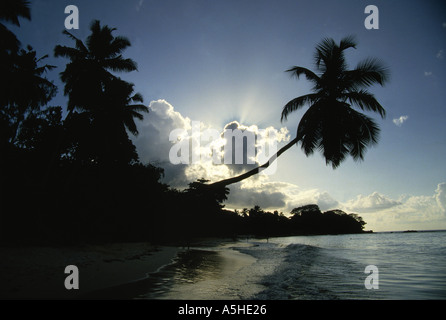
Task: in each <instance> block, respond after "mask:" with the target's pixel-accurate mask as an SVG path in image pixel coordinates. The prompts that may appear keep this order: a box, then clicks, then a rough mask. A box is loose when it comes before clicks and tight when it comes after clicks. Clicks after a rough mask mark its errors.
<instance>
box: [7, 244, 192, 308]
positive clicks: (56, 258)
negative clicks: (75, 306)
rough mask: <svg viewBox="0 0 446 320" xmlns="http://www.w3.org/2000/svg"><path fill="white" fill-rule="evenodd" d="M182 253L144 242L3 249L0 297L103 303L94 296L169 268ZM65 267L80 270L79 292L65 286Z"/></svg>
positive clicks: (98, 296)
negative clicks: (84, 300) (84, 299)
mask: <svg viewBox="0 0 446 320" xmlns="http://www.w3.org/2000/svg"><path fill="white" fill-rule="evenodd" d="M181 250H183V249H182V248H181V247H174V246H154V245H151V244H148V243H122V244H109V245H87V246H79V247H60V248H58V247H1V248H0V284H1V285H0V299H82V298H84V297H87V298H88V297H90V295H91V294H93V297H94V298H99V299H101V298H102V297H101V295H97V294H94V293H95V292H101V290H107V289H108V288H112V287H117V286H121V285H124V284H128V283H132V282H134V281H137V280H141V279H144V278H147V275H148V274H149V273H152V272H156V271H157V270H159V269H160V268H161V267H163V266H165V265H167V264H170V263H171V262H172V261H173V259H174V258H175V257H176V255H177V254H178V252H180V251H181ZM68 265H75V266H77V268H78V270H79V289H78V290H75V289H71V290H67V289H66V288H65V284H64V282H65V279H66V277H68V276H69V274H65V273H64V271H65V267H66V266H68ZM121 297H123V298H125V295H123V296H121ZM104 298H107V296H106V295H105V296H104Z"/></svg>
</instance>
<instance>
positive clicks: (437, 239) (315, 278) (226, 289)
mask: <svg viewBox="0 0 446 320" xmlns="http://www.w3.org/2000/svg"><path fill="white" fill-rule="evenodd" d="M231 252H232V256H231ZM228 253H229V254H228ZM247 257H249V258H250V259H251V260H250V259H249V258H248V259H247ZM231 259H232V260H231ZM237 259H245V260H244V263H238V264H237V263H234V261H238V260H237ZM367 266H374V267H376V268H375V269H374V270H375V272H374V274H373V276H376V278H375V282H374V284H375V285H377V286H375V289H373V288H371V289H369V288H370V286H369V288H367V286H366V282H367V277H369V276H370V275H371V274H369V273H368V272H367V273H366V272H365V269H366V267H367ZM152 281H153V284H154V285H153V286H152V287H151V289H150V291H149V292H147V293H146V294H144V295H142V296H140V297H139V298H151V299H154V298H155V299H156V298H161V299H259V300H275V299H280V300H302V299H306V300H321V299H330V300H332V299H333V300H335V299H378V300H386V299H398V300H407V299H421V300H429V299H446V231H436V232H432V231H430V232H407V233H406V232H394V233H390V232H389V233H367V234H353V235H332V236H330V235H327V236H299V237H278V238H270V239H260V240H254V239H247V240H244V241H236V242H233V243H226V244H225V245H224V246H221V247H217V248H207V249H206V248H200V249H193V250H189V251H186V252H184V253H183V255H180V256H179V257H178V259H177V260H176V261H175V262H174V263H173V264H171V265H169V266H167V267H166V268H164V269H163V270H161V271H160V272H159V273H157V274H154V275H152Z"/></svg>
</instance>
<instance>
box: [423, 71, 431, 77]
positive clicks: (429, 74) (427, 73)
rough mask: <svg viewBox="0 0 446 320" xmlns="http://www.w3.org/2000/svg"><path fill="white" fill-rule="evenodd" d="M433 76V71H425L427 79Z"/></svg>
mask: <svg viewBox="0 0 446 320" xmlns="http://www.w3.org/2000/svg"><path fill="white" fill-rule="evenodd" d="M431 75H432V71H424V76H425V77H430V76H431Z"/></svg>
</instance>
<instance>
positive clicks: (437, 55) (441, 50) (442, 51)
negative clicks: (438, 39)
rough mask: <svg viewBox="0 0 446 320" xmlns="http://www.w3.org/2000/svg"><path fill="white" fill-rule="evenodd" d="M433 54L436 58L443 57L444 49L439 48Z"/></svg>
mask: <svg viewBox="0 0 446 320" xmlns="http://www.w3.org/2000/svg"><path fill="white" fill-rule="evenodd" d="M435 56H436V57H437V59H443V57H444V50H443V49H440V50H439V51H438V52H437V54H436V55H435Z"/></svg>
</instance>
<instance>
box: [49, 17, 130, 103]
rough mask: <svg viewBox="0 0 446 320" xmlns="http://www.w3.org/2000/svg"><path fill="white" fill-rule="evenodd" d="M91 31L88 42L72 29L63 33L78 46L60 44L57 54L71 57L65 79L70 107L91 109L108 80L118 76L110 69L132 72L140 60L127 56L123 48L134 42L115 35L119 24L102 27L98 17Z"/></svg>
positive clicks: (55, 50) (55, 52) (56, 48)
mask: <svg viewBox="0 0 446 320" xmlns="http://www.w3.org/2000/svg"><path fill="white" fill-rule="evenodd" d="M90 30H91V34H90V36H88V37H87V41H86V43H85V44H84V43H83V42H82V41H81V40H80V39H78V38H76V37H75V36H74V35H72V34H71V33H70V32H68V31H66V30H64V31H63V33H64V34H65V35H67V36H68V37H69V38H71V39H72V40H74V41H75V47H74V48H72V47H66V46H60V45H57V46H56V47H55V48H54V54H55V56H56V57H65V58H68V59H70V60H71V62H70V63H69V64H67V66H66V68H65V71H63V72H62V73H61V80H62V81H63V82H65V90H64V93H65V95H68V97H69V101H68V111H69V112H72V111H73V110H74V109H78V110H80V111H86V110H91V109H94V108H95V107H97V105H98V104H100V103H101V95H102V93H103V91H104V87H105V84H106V82H107V81H110V80H111V79H114V78H116V77H115V76H114V75H113V74H112V73H111V72H110V71H115V72H130V71H135V70H137V66H136V62H134V61H133V60H131V59H124V58H123V57H122V52H123V51H124V50H125V49H126V48H128V47H129V46H130V41H129V40H128V39H127V38H125V37H121V36H117V37H115V36H113V34H112V33H113V31H115V30H116V29H115V28H109V27H108V26H104V27H101V25H100V22H99V21H98V20H94V21H93V23H92V24H91V26H90Z"/></svg>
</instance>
